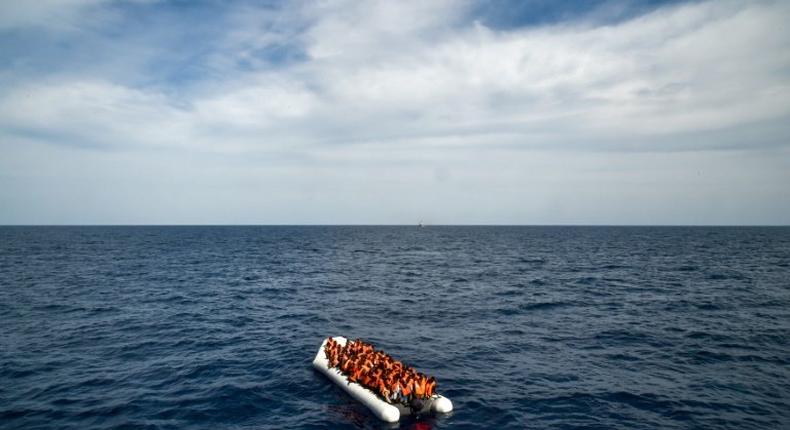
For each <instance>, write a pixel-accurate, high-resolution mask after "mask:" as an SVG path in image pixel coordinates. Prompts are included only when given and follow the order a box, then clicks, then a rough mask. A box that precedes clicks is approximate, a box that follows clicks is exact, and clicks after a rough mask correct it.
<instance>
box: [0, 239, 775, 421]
mask: <svg viewBox="0 0 790 430" xmlns="http://www.w3.org/2000/svg"><path fill="white" fill-rule="evenodd" d="M338 335H340V336H345V337H348V338H352V339H353V338H360V339H363V340H365V341H368V342H371V343H373V344H374V345H376V346H377V347H378V348H380V349H382V350H384V351H386V352H387V353H389V354H390V355H392V356H393V357H395V358H397V359H400V360H402V361H404V362H406V363H408V364H409V365H411V366H414V367H416V368H417V369H418V370H420V371H421V372H423V373H426V374H429V375H433V376H435V377H436V378H437V379H438V381H439V383H438V391H439V392H440V393H442V394H443V395H445V396H446V397H448V398H450V399H451V400H452V402H453V404H454V411H453V412H452V413H451V414H448V415H443V416H430V415H429V416H418V417H406V418H403V419H402V420H401V422H399V423H397V424H394V425H388V424H385V423H383V422H380V421H378V420H377V419H376V418H375V417H374V416H373V415H372V414H371V413H370V412H369V411H368V410H367V409H366V408H365V407H364V406H362V405H361V404H359V403H357V402H356V401H355V400H353V399H352V398H350V397H349V396H348V395H347V394H345V392H344V391H343V390H342V389H340V388H339V387H337V386H335V385H334V384H333V383H332V382H330V381H329V380H328V379H327V378H325V377H324V376H323V375H322V374H320V373H318V372H317V371H315V370H314V369H313V368H312V367H311V362H312V360H313V358H314V356H315V355H316V353H317V351H318V349H319V346H320V344H321V342H322V340H323V339H324V338H326V337H327V336H338ZM0 428H2V429H116V428H119V429H343V428H348V429H378V428H405V429H420V430H426V429H464V428H475V429H478V428H496V429H689V428H700V429H782V428H784V429H788V428H790V228H788V227H574V226H556V227H555V226H526V227H522V226H519V227H505V226H491V227H487V226H427V227H424V228H420V227H418V226H183V227H178V226H94V227H66V226H63V227H0Z"/></svg>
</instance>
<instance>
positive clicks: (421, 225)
mask: <svg viewBox="0 0 790 430" xmlns="http://www.w3.org/2000/svg"><path fill="white" fill-rule="evenodd" d="M417 226H418V227H420V228H422V227H425V224H423V223H422V220H420V223H419V224H417Z"/></svg>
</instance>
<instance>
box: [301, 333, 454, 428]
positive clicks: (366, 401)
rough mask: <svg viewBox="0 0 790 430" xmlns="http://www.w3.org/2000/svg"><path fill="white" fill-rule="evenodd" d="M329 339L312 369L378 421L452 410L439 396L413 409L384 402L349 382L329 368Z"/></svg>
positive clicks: (341, 341) (339, 338)
mask: <svg viewBox="0 0 790 430" xmlns="http://www.w3.org/2000/svg"><path fill="white" fill-rule="evenodd" d="M329 339H330V338H326V339H324V341H323V342H322V343H321V347H320V348H319V349H318V353H317V354H316V355H315V359H314V360H313V367H315V368H316V369H317V370H318V371H320V372H321V373H323V374H324V375H326V377H327V378H329V379H330V380H331V381H332V382H334V383H335V384H337V385H338V386H340V388H342V389H343V390H345V391H346V392H347V393H348V394H349V395H350V396H351V397H353V398H354V399H356V400H357V401H358V402H360V403H362V404H363V405H365V406H366V407H367V408H368V409H370V411H371V412H373V415H375V416H376V417H377V418H378V419H380V420H382V421H386V422H390V423H394V422H398V421H399V420H400V417H401V415H412V414H423V413H427V412H434V413H448V412H451V411H452V410H453V403H452V402H451V401H450V399H448V398H447V397H444V396H441V395H439V394H434V395H432V396H431V397H430V398H428V399H426V401H423V402H422V405H421V407H419V408H417V409H415V408H414V407H413V406H405V405H403V404H401V403H390V402H387V401H384V400H383V399H382V398H381V397H379V396H378V395H376V393H374V392H373V391H371V390H369V389H368V388H366V387H363V386H362V385H360V384H359V383H356V382H351V381H349V380H348V378H347V377H346V376H345V375H344V374H343V373H342V372H341V371H340V370H339V369H338V368H334V367H329V360H328V358H327V356H326V352H325V346H326V343H327V342H328V341H329ZM332 339H334V341H335V342H337V343H339V344H340V345H342V346H345V345H346V342H348V339H346V338H344V337H342V336H335V337H332Z"/></svg>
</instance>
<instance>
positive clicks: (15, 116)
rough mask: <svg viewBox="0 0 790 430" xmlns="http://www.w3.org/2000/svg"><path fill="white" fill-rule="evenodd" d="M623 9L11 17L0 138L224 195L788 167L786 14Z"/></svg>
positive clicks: (139, 8) (78, 9) (434, 5)
mask: <svg viewBox="0 0 790 430" xmlns="http://www.w3.org/2000/svg"><path fill="white" fill-rule="evenodd" d="M616 3H617V2H614V3H612V2H608V3H606V4H605V8H604V9H597V10H593V11H592V12H589V13H587V14H586V15H583V16H581V17H579V16H577V17H575V18H574V19H570V20H561V19H540V18H539V17H536V18H535V19H531V18H530V19H526V21H527V22H530V23H533V24H531V25H523V26H518V25H514V24H513V23H512V22H510V23H509V24H508V25H504V26H497V25H495V23H494V22H493V21H492V20H491V19H487V18H486V17H483V16H477V15H475V13H476V11H478V10H479V4H478V3H475V2H451V1H442V0H435V1H421V2H416V1H415V2H410V1H406V2H389V1H366V2H350V1H328V2H319V3H314V2H304V3H302V2H285V3H274V4H269V5H265V6H260V5H257V4H252V3H237V4H234V5H230V6H227V7H218V6H217V5H213V4H203V5H198V6H193V7H191V8H189V13H185V12H184V11H182V10H181V9H179V6H178V5H175V4H171V3H167V2H112V1H98V0H96V1H84V2H51V3H46V4H44V3H36V5H18V6H14V5H8V4H7V5H4V6H3V8H5V9H7V10H5V12H7V13H0V16H3V18H2V19H0V31H5V32H6V34H9V35H11V36H13V40H14V42H15V43H14V45H15V46H14V47H6V48H0V49H7V50H8V51H9V53H13V55H10V54H9V58H10V59H11V60H12V61H9V63H8V64H7V65H6V66H0V139H2V140H5V142H6V144H5V145H4V148H5V151H6V152H7V155H9V156H13V153H14V152H13V151H14V149H13V148H14V147H17V146H19V145H32V144H44V145H48V146H51V147H59V148H66V149H67V148H80V149H81V150H84V151H96V150H101V151H105V152H113V153H124V152H125V151H126V152H135V153H150V154H159V153H160V152H155V151H164V152H167V153H170V154H179V153H190V154H207V155H206V157H208V158H206V160H223V162H226V163H230V164H228V165H226V169H221V173H217V175H222V177H223V181H224V180H225V178H232V177H236V178H237V179H238V180H240V181H242V182H245V183H247V182H249V183H259V181H263V180H266V181H269V180H272V181H275V180H277V179H276V177H275V176H266V179H264V177H263V176H257V175H258V174H257V173H253V172H250V171H247V170H245V169H246V168H245V169H242V168H240V167H239V166H240V165H243V166H248V165H249V164H251V163H252V164H254V163H257V164H258V165H266V166H268V167H267V168H274V167H275V166H277V168H281V169H286V170H287V172H285V171H283V172H281V176H277V177H279V178H281V179H282V178H290V179H288V180H286V182H288V183H290V184H291V185H292V186H293V187H294V188H293V189H295V190H297V191H298V190H302V191H304V190H305V189H307V188H310V187H308V186H306V185H304V184H303V183H302V180H301V179H299V178H300V175H306V177H312V178H314V177H315V176H314V175H318V174H319V173H318V172H330V171H332V169H335V168H336V167H337V166H342V167H343V168H344V169H352V170H354V171H355V172H357V173H349V174H348V175H349V176H347V177H345V179H337V178H334V179H333V180H337V181H340V182H336V183H334V185H332V186H331V187H334V188H332V189H333V190H335V191H337V190H346V191H348V190H350V189H354V190H356V192H362V191H360V189H359V188H358V187H356V186H350V185H348V184H350V183H353V182H355V181H365V179H363V178H369V177H371V176H372V175H375V174H377V173H379V174H381V175H382V179H381V181H383V185H382V184H379V185H381V186H383V187H384V188H386V187H389V186H393V185H392V183H393V182H398V180H399V179H398V178H399V177H400V175H401V174H402V175H411V176H413V177H419V178H420V181H428V182H431V183H434V182H435V183H437V184H445V185H447V184H452V183H455V184H457V183H458V182H462V183H464V184H466V185H465V186H466V187H467V188H465V189H473V188H474V187H473V186H470V185H469V184H474V183H476V182H475V181H478V182H479V183H481V184H486V185H487V186H491V187H494V188H498V187H499V188H502V187H504V188H508V187H509V186H508V185H506V184H508V183H513V184H523V183H525V181H537V180H540V178H541V177H540V176H534V175H526V174H522V173H518V172H519V166H522V165H530V166H532V168H533V169H534V170H533V171H534V172H536V173H535V175H537V172H542V173H543V174H546V175H550V173H549V172H551V171H553V170H552V169H553V168H552V169H550V168H547V167H546V168H542V167H541V165H532V164H530V161H529V157H533V158H534V157H537V155H535V154H536V153H540V154H543V155H542V156H541V157H544V156H545V157H547V158H545V160H551V161H545V163H546V164H544V165H543V166H544V167H545V166H546V165H548V164H551V165H552V166H553V165H555V164H559V165H561V164H568V165H569V166H572V165H573V163H571V162H565V161H562V160H566V161H567V160H569V159H577V160H581V159H583V160H587V161H584V162H582V161H579V165H578V166H577V167H575V169H577V171H576V173H575V175H577V176H573V175H574V173H572V172H570V171H566V173H567V175H569V176H568V177H567V178H566V177H565V176H563V178H565V179H567V181H566V182H564V183H565V185H564V186H569V185H568V184H570V183H571V182H572V181H571V179H568V178H570V177H574V178H578V177H595V178H600V176H596V175H600V172H599V173H590V172H591V171H588V170H585V169H586V168H585V167H582V166H588V167H589V164H585V163H588V162H591V161H590V160H592V159H593V158H587V157H588V155H585V154H607V156H608V157H610V158H611V159H618V160H619V159H627V158H628V157H630V155H628V154H633V153H640V152H642V153H647V154H658V153H662V154H678V156H679V157H681V156H682V154H687V156H688V157H692V155H690V154H694V155H693V157H694V159H696V160H701V159H702V158H701V157H702V155H701V154H706V153H709V152H711V151H718V152H721V151H741V152H748V151H755V153H760V151H786V150H787V148H788V146H790V128H789V127H788V126H786V124H787V123H790V121H788V120H789V119H790V118H788V117H790V73H788V70H790V29H788V27H787V26H786V25H785V22H786V20H787V18H788V17H790V5H788V3H786V2H779V1H758V2H748V3H742V2H731V1H707V2H691V3H680V4H673V5H669V6H664V7H656V8H653V9H649V10H648V9H640V8H634V7H630V8H629V7H625V6H623V8H621V9H622V10H626V11H633V10H636V9H639V10H644V11H646V13H643V14H634V13H632V12H628V13H625V12H622V10H621V11H620V12H617V11H616V10H615V11H614V12H613V10H614V9H612V7H613V6H612V5H613V4H615V5H616ZM607 8H608V9H607ZM615 9H617V10H620V9H618V8H615ZM0 12H2V11H0ZM522 12H523V11H522ZM564 13H565V12H562V13H558V14H555V15H558V16H562V15H563V14H564ZM552 16H554V15H552ZM602 16H603V17H609V18H601V17H602ZM612 16H616V17H618V18H617V19H610V17H612ZM52 32H58V33H57V37H54V36H52V35H51V34H49V35H47V34H48V33H52ZM11 36H9V37H11ZM9 40H11V39H9ZM55 40H57V42H55ZM25 47H31V49H29V50H26V49H24V48H25ZM59 47H63V49H59ZM8 142H14V144H13V145H12V144H10V143H8ZM147 151H151V152H147ZM64 156H65V155H64ZM151 157H158V155H157V156H154V155H151ZM224 157H229V158H224ZM590 157H592V156H591V155H590ZM670 158H671V157H670ZM670 158H667V160H668V159H670ZM471 160H486V161H485V163H481V164H479V165H477V166H472V165H470V164H469V163H470V162H471ZM596 160H597V159H596ZM722 160H725V159H722ZM726 160H727V161H726V162H727V163H731V162H733V160H734V159H729V158H726ZM137 162H139V163H146V161H144V159H137ZM201 162H202V161H201ZM597 162H599V161H596V163H597ZM639 162H640V163H646V161H645V159H640V161H639ZM231 164H232V165H233V166H234V167H233V168H232V169H231V168H230V167H228V166H230V165H231ZM758 164H759V163H753V164H752V167H754V168H756V167H755V166H757V165H758ZM157 166H159V167H157V168H156V169H154V170H157V169H163V168H162V167H161V165H160V164H159V163H157ZM425 166H429V167H425ZM641 166H643V167H644V166H646V164H641ZM664 166H665V167H667V168H669V166H670V164H665V165H664ZM423 167H425V168H426V169H427V170H423ZM774 167H775V168H776V169H778V170H777V171H780V170H781V168H780V166H774ZM288 169H290V170H288ZM463 169H467V173H465V174H464V175H460V174H459V173H458V172H459V171H461V170H463ZM569 169H573V168H571V167H569ZM198 170H200V169H198ZM198 170H196V171H192V170H189V171H188V172H185V173H184V174H185V175H197V174H198V173H196V172H197V171H198ZM157 171H158V170H157ZM563 171H565V170H563ZM240 172H247V173H240ZM505 172H510V173H505ZM580 172H581V173H580ZM585 172H586V173H585ZM771 172H774V170H771ZM325 174H326V175H329V173H325ZM766 174H768V173H766ZM770 174H771V175H774V173H770ZM240 175H241V176H244V178H246V179H243V180H242V179H241V176H240ZM245 175H249V176H245ZM321 175H323V173H322V174H321ZM507 175H511V176H507ZM579 175H581V176H579ZM585 175H589V176H585ZM499 177H502V178H504V177H508V178H509V179H507V180H504V179H503V180H502V181H500V180H498V179H496V180H495V179H492V178H499ZM688 177H689V178H692V176H688ZM771 177H772V178H775V176H771ZM322 178H323V176H322ZM442 178H444V179H442ZM447 178H450V179H447ZM486 178H488V179H486ZM665 179H666V177H665ZM780 179H781V178H780ZM785 179H790V178H785ZM127 180H128V181H129V182H130V183H131V182H133V181H132V179H129V178H127ZM322 180H323V179H322ZM690 180H691V179H690ZM223 181H220V182H223ZM437 181H438V182H437ZM569 181H570V182H569ZM574 181H575V179H574ZM231 182H232V181H231ZM331 183H333V182H332V180H326V184H327V186H328V187H330V185H329V184H331ZM574 183H575V182H574ZM343 184H345V185H343ZM388 184H389V185H388ZM204 186H208V185H206V184H204ZM410 186H419V185H418V184H410ZM443 186H444V185H441V186H440V188H441V187H443ZM447 186H448V187H449V185H447ZM672 186H674V185H672V184H669V183H666V187H670V188H671V187H672ZM305 187H307V188H305ZM331 187H330V188H331ZM393 187H394V188H392V192H396V191H395V190H396V189H397V187H395V186H393ZM470 187H471V188H470ZM559 188H562V187H558V188H557V189H559ZM508 189H509V188H508ZM563 189H565V188H563ZM302 191H299V192H302ZM330 191H331V190H330ZM346 191H342V193H345V192H346ZM401 191H402V190H401ZM447 191H448V192H451V193H454V191H452V188H448V189H447ZM337 192H338V193H341V191H337ZM348 192H349V193H350V192H351V191H348ZM480 192H481V193H482V191H480ZM563 192H565V191H563ZM342 193H341V194H342ZM364 193H370V194H375V191H372V190H366V191H364ZM364 193H363V194H364ZM514 193H515V191H512V190H510V191H507V192H506V193H505V194H506V195H508V196H511V197H513V196H515V195H516V194H514ZM330 194H331V193H330ZM566 194H567V193H566ZM311 195H312V194H311ZM423 197H425V196H423ZM620 197H622V196H620ZM774 197H775V196H774ZM282 198H283V199H284V200H283V201H284V202H285V203H283V204H292V203H293V202H291V203H288V200H287V198H286V197H282ZM421 198H422V197H421ZM536 198H538V199H540V198H547V199H548V198H549V197H547V196H545V195H542V194H541V195H540V196H537V197H536ZM689 198H690V199H691V197H689ZM346 199H348V198H346ZM427 200H430V199H427ZM614 200H616V199H614ZM454 204H455V203H454ZM486 204H487V203H486ZM461 207H463V205H460V206H458V208H459V210H460V208H461ZM546 207H547V208H548V209H546V210H550V208H551V207H556V205H555V206H551V205H549V206H546ZM511 209H512V208H511ZM588 209H589V207H588ZM359 210H362V211H363V212H364V211H368V212H370V211H373V209H371V208H370V207H368V208H367V209H365V208H359ZM700 210H701V209H700ZM513 211H516V210H515V209H512V210H511V213H513ZM516 212H517V211H516ZM527 212H528V211H527ZM341 213H342V211H338V215H337V216H338V219H340V218H342V216H341V215H340V214H341ZM283 216H284V215H283ZM438 216H439V215H437V217H438ZM602 217H604V216H603V215H602ZM484 218H485V216H484V214H481V215H480V216H479V217H478V218H474V219H484Z"/></svg>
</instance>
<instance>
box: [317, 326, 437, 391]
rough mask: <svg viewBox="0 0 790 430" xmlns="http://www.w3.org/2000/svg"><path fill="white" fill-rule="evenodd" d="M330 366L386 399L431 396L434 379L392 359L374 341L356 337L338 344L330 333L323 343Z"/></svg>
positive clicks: (434, 388)
mask: <svg viewBox="0 0 790 430" xmlns="http://www.w3.org/2000/svg"><path fill="white" fill-rule="evenodd" d="M324 352H325V353H326V358H327V360H328V361H329V367H334V368H338V369H340V371H341V372H342V373H343V374H344V375H345V376H346V378H348V380H349V381H351V382H356V383H359V384H360V385H362V386H364V387H366V388H368V389H370V390H371V391H373V392H375V393H377V394H378V395H379V396H381V397H382V398H383V399H384V400H386V401H387V402H389V403H395V402H400V403H403V404H410V403H411V402H412V401H413V400H415V399H424V398H429V397H431V396H432V395H433V394H434V392H435V390H436V379H435V378H434V377H433V376H431V377H428V376H426V375H424V374H422V373H420V372H417V371H416V370H415V369H414V368H413V367H410V366H407V365H405V364H403V363H402V362H400V361H398V360H395V359H393V358H392V357H390V356H389V355H387V354H385V353H384V352H382V351H377V350H376V349H375V348H373V345H371V344H369V343H365V342H363V341H361V340H359V339H357V340H353V341H348V342H346V344H345V346H343V345H341V344H339V343H338V342H336V341H335V340H334V339H332V338H331V337H330V338H329V340H328V341H327V342H326V346H325V347H324Z"/></svg>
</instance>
